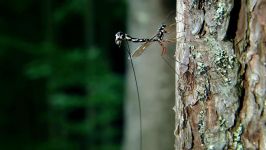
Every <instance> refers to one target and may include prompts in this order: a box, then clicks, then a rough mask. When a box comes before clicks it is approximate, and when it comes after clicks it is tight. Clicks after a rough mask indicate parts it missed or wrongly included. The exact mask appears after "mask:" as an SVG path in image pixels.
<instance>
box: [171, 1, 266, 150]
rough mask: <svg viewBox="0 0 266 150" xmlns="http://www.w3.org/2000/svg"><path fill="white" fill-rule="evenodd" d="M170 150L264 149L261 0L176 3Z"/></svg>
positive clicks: (264, 15)
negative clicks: (172, 146) (172, 145)
mask: <svg viewBox="0 0 266 150" xmlns="http://www.w3.org/2000/svg"><path fill="white" fill-rule="evenodd" d="M177 11H178V13H177V20H178V18H185V19H183V21H182V22H177V32H180V31H185V32H184V33H183V35H182V36H184V37H185V38H181V39H178V42H181V43H183V44H182V45H181V44H177V49H176V57H177V59H178V60H180V61H181V62H183V63H184V64H187V65H181V64H179V63H177V64H176V70H177V72H178V75H177V76H176V105H175V107H174V110H175V111H176V116H175V118H176V123H175V125H176V128H175V132H174V134H175V136H176V141H175V149H176V150H180V149H215V150H216V149H218V150H219V149H243V148H244V149H266V145H265V144H266V139H265V135H266V130H265V110H264V109H265V105H266V104H265V99H266V92H265V89H266V80H265V77H266V76H265V74H266V68H265V65H266V60H265V53H266V51H265V33H266V28H265V25H266V1H265V0H261V1H260V0H253V1H245V0H242V1H238V0H236V1H235V2H234V1H233V0H219V1H191V0H187V1H185V2H184V3H183V2H179V1H177Z"/></svg>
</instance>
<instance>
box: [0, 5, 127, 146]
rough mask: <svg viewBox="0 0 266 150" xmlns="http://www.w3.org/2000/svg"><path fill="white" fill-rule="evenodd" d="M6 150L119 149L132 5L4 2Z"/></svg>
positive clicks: (0, 31)
mask: <svg viewBox="0 0 266 150" xmlns="http://www.w3.org/2000/svg"><path fill="white" fill-rule="evenodd" d="M0 10H1V13H0V16H1V17H0V65H1V66H0V69H1V72H0V84H1V86H0V88H1V89H0V98H1V100H0V111H1V113H0V122H1V123H0V130H1V131H0V138H1V139H0V149H1V150H2V149H3V150H13V149H16V150H18V149H19V150H72V149H73V150H74V149H75V150H76V149H80V150H86V149H92V150H118V149H120V148H121V140H122V131H123V120H122V119H123V114H122V112H123V111H122V105H123V101H122V100H123V97H124V88H123V86H124V85H123V82H124V81H123V80H124V72H125V65H124V55H125V53H124V51H123V50H122V49H119V48H118V47H117V46H116V45H114V34H115V33H116V32H117V31H119V30H125V17H126V13H125V12H126V2H125V0H101V1H96V0H40V1H35V0H10V1H0Z"/></svg>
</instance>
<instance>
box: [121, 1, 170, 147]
mask: <svg viewBox="0 0 266 150" xmlns="http://www.w3.org/2000/svg"><path fill="white" fill-rule="evenodd" d="M128 2H129V14H128V18H129V21H128V33H129V34H130V35H131V36H133V37H139V38H150V37H152V36H153V35H154V34H156V32H157V29H158V27H159V26H160V25H161V23H162V21H163V20H164V19H165V17H166V16H167V14H168V13H169V11H165V12H166V13H164V12H163V8H162V5H161V2H162V1H161V0H152V1H141V0H134V1H131V0H130V1H128ZM129 44H130V49H131V51H134V50H135V49H136V48H137V47H138V46H139V45H140V44H132V43H129ZM160 54H161V48H160V45H157V44H152V45H151V46H150V47H149V48H147V49H146V51H145V52H144V53H143V54H142V55H141V56H140V57H138V58H136V59H134V60H133V62H134V65H135V70H136V75H137V80H138V83H139V90H140V93H139V94H140V99H141V109H142V121H143V124H142V130H143V134H142V138H143V141H142V143H143V147H142V149H143V150H167V149H173V145H174V136H173V134H172V133H173V130H174V119H173V118H174V113H173V112H172V111H171V108H172V106H173V105H174V73H173V72H172V70H171V69H170V68H169V67H168V66H167V64H166V63H165V62H164V61H163V60H162V58H161V56H160ZM134 82H135V81H134V77H133V73H132V68H131V66H130V64H129V65H128V75H127V91H126V92H127V97H126V101H125V135H124V147H123V149H125V150H136V149H139V142H140V138H139V111H138V110H139V108H138V103H137V101H138V100H137V94H136V87H135V83H134Z"/></svg>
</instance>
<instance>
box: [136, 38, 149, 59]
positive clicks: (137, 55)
mask: <svg viewBox="0 0 266 150" xmlns="http://www.w3.org/2000/svg"><path fill="white" fill-rule="evenodd" d="M151 43H152V42H145V43H144V44H142V45H141V46H140V47H138V48H137V49H136V50H135V52H134V53H133V55H132V58H136V57H139V56H140V55H141V54H142V53H143V52H144V51H145V49H146V48H147V47H148V46H150V45H151Z"/></svg>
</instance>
